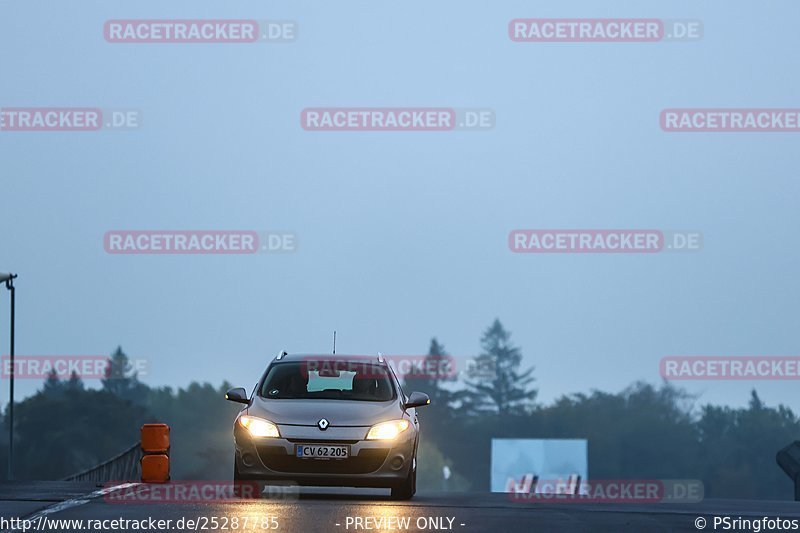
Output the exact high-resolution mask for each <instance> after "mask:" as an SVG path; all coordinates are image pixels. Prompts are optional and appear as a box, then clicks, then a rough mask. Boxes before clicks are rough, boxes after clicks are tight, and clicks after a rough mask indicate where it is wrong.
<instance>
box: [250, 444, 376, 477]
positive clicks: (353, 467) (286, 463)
mask: <svg viewBox="0 0 800 533" xmlns="http://www.w3.org/2000/svg"><path fill="white" fill-rule="evenodd" d="M256 449H257V450H258V456H259V457H260V458H261V461H262V462H263V463H264V466H266V467H267V468H269V469H270V470H274V471H276V472H288V473H296V474H368V473H370V472H374V471H375V470H377V469H378V468H380V467H381V465H382V464H383V462H384V461H385V460H386V456H387V455H388V454H389V450H388V449H385V448H384V449H367V450H361V451H360V452H359V454H358V455H356V456H355V457H348V458H347V459H300V458H299V457H295V456H293V455H289V454H287V453H286V449H285V448H283V447H282V446H258V447H257V448H256Z"/></svg>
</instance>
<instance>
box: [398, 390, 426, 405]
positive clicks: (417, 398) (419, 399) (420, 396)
mask: <svg viewBox="0 0 800 533" xmlns="http://www.w3.org/2000/svg"><path fill="white" fill-rule="evenodd" d="M429 403H431V399H430V398H429V397H428V395H427V394H425V393H424V392H412V393H411V396H409V397H408V400H407V401H406V403H405V404H403V407H404V408H406V409H410V408H412V407H422V406H423V405H428V404H429Z"/></svg>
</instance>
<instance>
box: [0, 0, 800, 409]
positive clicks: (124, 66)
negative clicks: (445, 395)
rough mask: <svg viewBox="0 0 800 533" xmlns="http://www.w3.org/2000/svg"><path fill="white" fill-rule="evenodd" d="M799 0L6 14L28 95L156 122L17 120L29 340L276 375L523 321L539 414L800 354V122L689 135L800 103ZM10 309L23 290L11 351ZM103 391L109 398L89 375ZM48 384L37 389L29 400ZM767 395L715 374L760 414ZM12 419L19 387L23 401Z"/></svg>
mask: <svg viewBox="0 0 800 533" xmlns="http://www.w3.org/2000/svg"><path fill="white" fill-rule="evenodd" d="M798 14H800V5H798V4H797V2H794V1H779V2H772V3H770V4H769V5H765V4H761V3H753V2H741V1H725V2H719V1H708V0H706V1H696V0H692V1H672V2H641V1H635V2H634V1H615V2H606V3H598V2H596V1H574V2H569V3H564V2H553V3H551V4H550V5H547V4H544V3H538V4H531V3H530V2H523V1H506V2H499V3H498V2H488V3H487V2H452V1H451V2H438V3H433V4H431V3H429V2H425V3H410V4H409V3H405V4H402V5H400V4H391V3H379V4H375V3H374V2H366V1H364V2H344V3H342V2H334V3H331V2H318V3H313V4H312V3H309V2H270V3H264V2H256V1H236V2H228V3H224V5H223V4H219V3H214V2H197V1H191V2H190V1H186V0H181V1H173V2H168V3H164V2H155V1H143V2H136V3H128V4H122V3H108V2H99V1H97V2H77V3H74V2H70V3H51V4H48V5H47V7H46V10H43V8H42V5H39V4H37V3H30V2H28V3H25V2H8V1H0V107H4V108H8V107H47V106H50V107H96V108H101V109H104V110H108V109H120V108H122V109H135V110H138V111H139V112H140V115H141V118H142V124H141V127H139V128H138V129H135V130H130V131H108V130H101V131H93V132H63V131H59V132H14V131H0V180H1V181H2V188H0V197H2V209H0V226H1V227H2V234H0V271H13V272H17V273H19V279H18V280H17V287H18V290H17V353H18V354H26V355H54V354H85V355H90V354H92V355H93V354H110V353H111V352H112V351H113V350H114V349H115V347H116V346H117V345H122V347H123V348H124V350H125V351H126V352H127V353H128V355H129V356H131V357H133V358H142V359H145V360H147V361H148V365H149V372H148V375H147V376H146V377H145V378H144V381H145V382H146V383H148V384H150V385H166V384H168V385H172V386H185V385H187V384H188V383H190V382H191V381H209V382H212V383H214V384H219V383H221V381H222V380H223V379H227V380H229V381H231V382H233V383H234V384H236V385H243V386H246V387H248V388H250V387H251V386H252V385H253V383H254V382H255V381H256V379H257V377H258V376H259V375H260V373H261V372H262V370H263V368H264V366H265V365H266V364H267V362H268V361H269V360H270V359H271V358H272V357H273V356H274V354H275V353H277V352H278V351H279V350H281V349H286V350H289V351H296V352H327V351H328V350H329V349H330V346H331V332H332V331H333V330H334V329H336V330H337V331H338V332H339V333H338V345H339V351H340V352H346V353H358V354H372V353H376V352H378V351H381V352H384V353H387V354H391V353H402V354H415V353H424V352H425V351H426V350H427V347H428V344H429V341H430V338H431V337H433V336H436V337H437V338H438V339H439V340H440V341H441V342H442V343H444V345H445V346H446V348H447V350H448V351H449V352H450V353H451V354H453V355H456V356H474V355H476V354H477V353H478V350H479V343H478V341H479V338H480V336H481V334H482V332H483V331H484V330H485V329H486V327H488V326H489V325H490V323H491V322H492V321H493V320H494V319H495V318H500V320H501V321H502V322H503V324H504V325H505V326H506V327H507V328H508V329H509V330H510V331H511V332H512V335H513V337H512V339H513V340H514V341H515V343H516V344H517V345H519V346H520V347H521V349H522V351H523V354H524V364H525V365H535V366H536V371H535V375H536V377H537V380H538V386H539V388H540V399H541V400H543V401H550V400H552V399H553V398H555V397H557V396H559V395H561V394H564V393H570V392H586V391H588V390H590V389H592V388H599V389H603V390H608V391H618V390H621V389H622V388H624V387H625V386H627V385H629V384H630V383H632V382H633V381H635V380H645V381H648V382H651V383H658V382H660V380H661V378H660V376H659V368H658V363H659V360H660V359H661V358H662V357H664V356H666V355H798V354H800V345H799V344H798V337H797V336H798V331H800V318H799V317H800V315H799V314H798V311H797V304H798V301H800V282H798V276H797V273H798V272H800V254H798V246H797V242H798V233H797V230H798V227H799V224H798V223H799V222H800V214H799V213H800V210H798V208H797V202H798V195H799V193H800V186H798V172H797V168H798V166H797V162H798V153H800V152H799V151H798V149H797V146H798V144H797V143H798V141H800V134H798V133H668V132H665V131H662V129H661V128H660V127H659V113H660V112H661V111H662V110H663V109H665V108H680V107H689V108H793V107H800V100H798V94H800V87H798V75H797V71H798V69H797V67H798V65H797V61H798V60H797V50H798V49H800V34H799V33H798V32H797V27H796V20H797V16H798ZM526 17H541V18H547V17H563V18H593V17H606V18H607V17H625V18H631V17H633V18H661V19H695V20H700V21H702V23H703V29H704V35H703V38H702V40H699V41H693V42H655V43H517V42H512V41H511V40H510V39H509V36H508V32H507V26H508V23H509V21H510V20H512V19H515V18H526ZM175 18H177V19H196V18H206V19H209V18H210V19H213V18H226V19H231V18H241V19H256V20H267V19H274V20H288V21H294V22H296V24H297V27H298V37H297V39H296V40H295V41H294V42H290V43H281V44H278V43H271V44H270V43H250V44H243V43H239V44H185V43H184V44H122V43H109V42H106V40H105V39H104V38H103V24H104V22H105V21H107V20H109V19H175ZM326 106H328V107H446V108H455V109H465V108H482V109H491V110H493V112H494V117H495V127H494V128H493V129H491V130H489V131H439V132H435V131H409V132H369V131H366V132H337V131H330V132H326V131H306V130H304V129H303V128H302V127H301V123H300V116H301V112H302V111H303V109H306V108H311V107H326ZM516 228H544V229H547V228H591V229H608V228H631V229H661V230H665V231H666V230H693V231H699V232H702V234H703V237H704V248H703V250H702V251H699V252H694V253H655V254H514V253H511V251H510V250H509V247H508V243H507V239H508V234H509V232H510V231H511V230H513V229H516ZM142 229H149V230H161V229H170V230H196V229H203V230H227V229H236V230H253V231H270V230H272V231H287V232H292V233H293V234H295V235H296V237H297V243H298V247H297V250H296V251H295V252H294V253H285V254H263V253H258V254H253V255H114V254H109V253H107V252H106V251H105V250H104V247H103V236H104V234H105V233H106V232H107V231H110V230H142ZM7 323H8V295H7V293H6V291H0V347H2V349H1V350H0V351H2V353H7V343H8V332H7V325H6V324H7ZM96 383H97V382H96V381H94V382H92V381H90V382H89V384H96ZM40 385H41V382H40V381H33V380H27V381H26V382H24V383H21V384H20V385H19V389H18V390H19V395H25V394H30V393H31V392H33V391H34V390H35V389H36V388H37V387H39V386H40ZM753 386H755V387H756V388H757V390H758V392H759V393H760V394H761V396H762V398H764V399H765V401H767V403H769V404H776V403H779V402H783V403H786V404H789V405H791V406H792V407H794V408H795V409H800V400H798V396H797V394H796V390H797V382H784V383H776V382H765V381H762V382H756V383H752V382H734V383H719V382H695V383H689V384H688V385H687V388H688V389H689V390H690V391H692V392H695V393H698V394H701V401H707V402H714V403H727V404H732V405H741V404H743V403H744V402H746V401H747V399H748V395H749V389H750V388H752V387H753ZM2 387H3V388H2V391H1V392H2V398H3V400H2V401H3V404H5V401H6V399H5V398H6V396H7V383H6V382H4V383H3V384H2Z"/></svg>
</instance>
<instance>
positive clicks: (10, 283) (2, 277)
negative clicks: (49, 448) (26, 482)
mask: <svg viewBox="0 0 800 533" xmlns="http://www.w3.org/2000/svg"><path fill="white" fill-rule="evenodd" d="M16 277H17V275H16V274H0V283H3V282H5V284H6V289H8V290H9V291H10V292H11V351H10V353H9V359H10V360H11V376H10V380H9V390H8V479H9V480H12V479H14V278H16Z"/></svg>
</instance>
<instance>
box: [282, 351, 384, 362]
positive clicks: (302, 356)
mask: <svg viewBox="0 0 800 533" xmlns="http://www.w3.org/2000/svg"><path fill="white" fill-rule="evenodd" d="M275 360H276V361H280V362H281V363H285V362H292V361H294V362H296V361H308V360H312V361H345V362H348V361H349V362H354V363H364V362H374V363H377V364H385V363H386V361H385V360H384V359H383V357H382V356H380V355H377V354H376V355H345V354H330V353H326V354H317V353H287V354H284V355H283V356H282V357H281V356H280V355H278V356H277V357H276V358H275Z"/></svg>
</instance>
